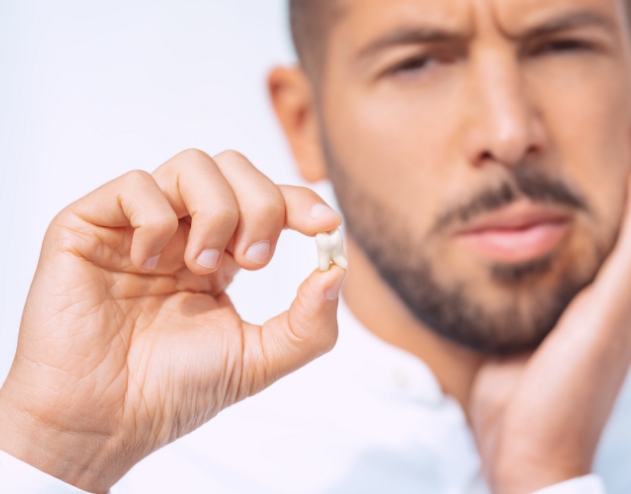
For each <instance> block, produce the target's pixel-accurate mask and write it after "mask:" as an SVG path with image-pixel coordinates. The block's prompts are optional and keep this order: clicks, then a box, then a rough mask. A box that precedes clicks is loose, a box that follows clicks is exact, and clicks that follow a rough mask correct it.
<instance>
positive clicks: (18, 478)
mask: <svg viewBox="0 0 631 494" xmlns="http://www.w3.org/2000/svg"><path fill="white" fill-rule="evenodd" d="M0 491H1V492H2V493H3V494H90V493H88V492H86V491H82V490H81V489H78V488H76V487H74V486H72V485H70V484H66V483H65V482H63V481H61V480H59V479H57V478H55V477H53V476H52V475H48V474H47V473H44V472H42V471H41V470H38V469H37V468H35V467H34V466H32V465H29V464H28V463H24V462H23V461H20V460H18V459H17V458H14V457H13V456H11V455H10V454H8V453H5V452H4V451H1V450H0Z"/></svg>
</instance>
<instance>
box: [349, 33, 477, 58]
mask: <svg viewBox="0 0 631 494" xmlns="http://www.w3.org/2000/svg"><path fill="white" fill-rule="evenodd" d="M464 39H466V37H465V36H463V35H461V34H459V33H456V32H453V31H448V30H444V29H438V28H433V27H423V26H419V27H404V28H399V29H397V30H395V31H392V32H389V33H388V34H386V35H384V36H382V37H380V38H377V39H376V40H374V41H372V42H371V43H369V44H368V45H367V46H365V47H363V48H361V49H360V50H359V52H358V54H357V58H368V57H370V56H372V55H375V54H376V53H379V52H381V51H383V50H385V49H388V48H392V47H395V46H402V45H415V44H423V43H446V42H449V41H462V40H464Z"/></svg>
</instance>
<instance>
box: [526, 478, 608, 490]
mask: <svg viewBox="0 0 631 494" xmlns="http://www.w3.org/2000/svg"><path fill="white" fill-rule="evenodd" d="M532 494H607V491H606V490H605V484H603V481H602V479H601V478H600V476H598V475H586V476H585V477H579V478H576V479H572V480H568V481H567V482H561V483H560V484H555V485H551V486H550V487H546V488H545V489H541V490H539V491H537V492H533V493H532Z"/></svg>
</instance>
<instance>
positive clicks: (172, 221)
mask: <svg viewBox="0 0 631 494" xmlns="http://www.w3.org/2000/svg"><path fill="white" fill-rule="evenodd" d="M179 223H180V222H179V220H178V218H177V216H176V215H175V213H172V214H169V213H164V214H161V215H159V216H154V217H150V218H148V219H147V222H146V223H145V224H144V225H143V226H142V228H143V229H144V230H145V231H146V232H148V233H150V234H151V235H152V236H156V237H168V236H172V235H174V234H175V232H176V231H177V229H178V227H179Z"/></svg>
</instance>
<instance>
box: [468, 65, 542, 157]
mask: <svg viewBox="0 0 631 494" xmlns="http://www.w3.org/2000/svg"><path fill="white" fill-rule="evenodd" d="M468 100H469V104H468V106H469V112H468V116H469V118H468V122H467V126H466V132H465V152H466V154H467V158H468V161H469V162H470V163H471V164H472V165H474V166H482V165H484V164H486V163H489V162H492V163H499V164H501V165H503V166H505V167H509V168H511V167H515V166H517V165H519V164H520V163H522V162H523V161H524V160H525V158H527V157H529V156H530V155H533V154H537V153H540V152H541V151H542V150H543V148H544V147H545V145H546V133H545V128H544V124H543V122H542V119H541V117H540V115H538V113H537V111H536V109H535V108H534V107H533V104H532V102H531V101H529V97H528V94H527V91H526V88H525V84H524V78H523V75H522V73H521V70H520V67H519V61H518V60H517V59H516V57H515V56H514V55H513V56H511V55H508V54H501V55H500V54H494V55H486V56H479V57H478V58H477V59H474V60H473V64H472V69H471V76H470V80H469V94H468Z"/></svg>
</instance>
